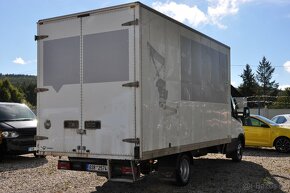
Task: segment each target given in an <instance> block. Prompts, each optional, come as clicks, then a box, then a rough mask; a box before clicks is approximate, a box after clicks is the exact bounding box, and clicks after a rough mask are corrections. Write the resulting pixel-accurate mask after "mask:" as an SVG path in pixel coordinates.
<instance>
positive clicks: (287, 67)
mask: <svg viewBox="0 0 290 193" xmlns="http://www.w3.org/2000/svg"><path fill="white" fill-rule="evenodd" d="M283 66H284V69H285V70H286V71H287V72H289V73H290V61H287V62H285V63H284V64H283Z"/></svg>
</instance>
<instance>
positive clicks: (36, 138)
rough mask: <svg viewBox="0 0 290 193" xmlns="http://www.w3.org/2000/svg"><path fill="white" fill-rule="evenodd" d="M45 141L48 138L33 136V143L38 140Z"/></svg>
mask: <svg viewBox="0 0 290 193" xmlns="http://www.w3.org/2000/svg"><path fill="white" fill-rule="evenodd" d="M45 139H48V137H45V136H39V135H35V136H34V140H35V141H38V140H45Z"/></svg>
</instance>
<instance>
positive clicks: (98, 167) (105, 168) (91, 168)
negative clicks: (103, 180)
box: [87, 164, 108, 172]
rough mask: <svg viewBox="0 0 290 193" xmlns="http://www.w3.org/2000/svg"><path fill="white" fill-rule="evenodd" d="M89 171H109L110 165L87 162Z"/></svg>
mask: <svg viewBox="0 0 290 193" xmlns="http://www.w3.org/2000/svg"><path fill="white" fill-rule="evenodd" d="M87 170H88V171H95V172H107V171H108V166H106V165H95V164H87Z"/></svg>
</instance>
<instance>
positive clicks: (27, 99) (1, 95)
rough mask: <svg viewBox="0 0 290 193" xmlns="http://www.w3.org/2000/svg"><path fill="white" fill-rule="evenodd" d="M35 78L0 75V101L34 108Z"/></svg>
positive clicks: (30, 76) (18, 75)
mask: <svg viewBox="0 0 290 193" xmlns="http://www.w3.org/2000/svg"><path fill="white" fill-rule="evenodd" d="M36 80H37V79H36V76H33V75H20V74H6V75H4V74H1V73H0V101H2V102H21V103H26V104H27V105H29V106H30V107H35V106H36V93H35V92H34V89H35V88H36Z"/></svg>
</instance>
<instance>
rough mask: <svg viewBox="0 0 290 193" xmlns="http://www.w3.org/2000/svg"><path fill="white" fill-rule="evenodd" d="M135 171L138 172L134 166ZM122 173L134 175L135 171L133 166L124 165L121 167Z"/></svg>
mask: <svg viewBox="0 0 290 193" xmlns="http://www.w3.org/2000/svg"><path fill="white" fill-rule="evenodd" d="M134 172H135V173H136V169H135V168H134ZM121 173H122V174H123V175H130V174H131V175H132V174H133V171H132V168H131V167H126V166H122V167H121Z"/></svg>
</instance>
